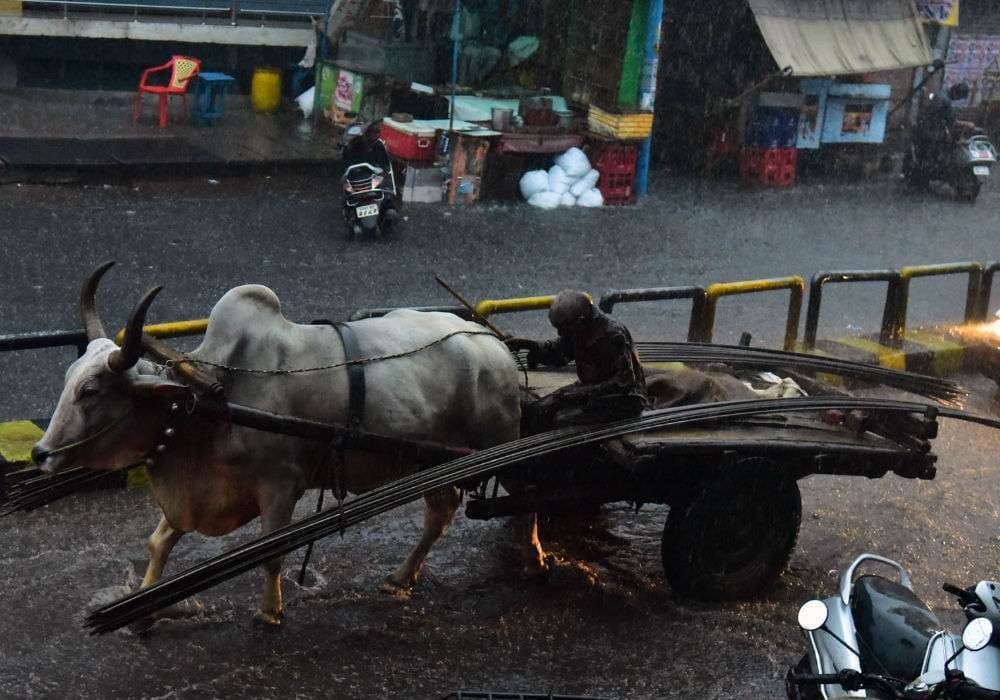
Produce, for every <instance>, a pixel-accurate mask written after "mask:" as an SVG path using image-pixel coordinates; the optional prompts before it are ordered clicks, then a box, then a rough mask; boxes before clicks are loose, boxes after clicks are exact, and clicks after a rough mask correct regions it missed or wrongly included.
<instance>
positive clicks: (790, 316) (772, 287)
mask: <svg viewBox="0 0 1000 700" xmlns="http://www.w3.org/2000/svg"><path fill="white" fill-rule="evenodd" d="M805 287H806V283H805V281H804V280H803V279H802V278H801V277H799V276H798V275H792V276H791V277H777V278H774V279H763V280H746V281H743V282H722V283H719V284H713V285H710V286H709V287H708V288H707V289H706V290H705V305H704V310H703V311H702V313H701V318H700V320H699V321H698V322H697V330H698V333H697V335H698V342H702V343H711V342H712V335H713V333H714V330H715V309H716V306H717V303H718V300H719V299H721V298H722V297H724V296H733V295H736V294H756V293H758V292H772V291H777V290H781V289H787V290H788V291H789V298H788V313H787V314H786V317H785V339H784V345H783V347H784V349H785V350H794V349H795V341H796V340H797V338H798V334H799V317H800V315H801V313H802V298H803V296H805Z"/></svg>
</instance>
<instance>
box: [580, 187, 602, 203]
mask: <svg viewBox="0 0 1000 700" xmlns="http://www.w3.org/2000/svg"><path fill="white" fill-rule="evenodd" d="M576 205H577V206H578V207H603V206H604V196H603V195H601V191H600V190H599V189H597V188H596V187H593V188H591V189H589V190H587V191H586V192H584V193H583V194H581V195H580V197H579V198H578V199H577V200H576Z"/></svg>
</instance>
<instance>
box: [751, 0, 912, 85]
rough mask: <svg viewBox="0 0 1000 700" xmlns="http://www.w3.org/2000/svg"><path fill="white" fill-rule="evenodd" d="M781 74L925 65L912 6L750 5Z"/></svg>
mask: <svg viewBox="0 0 1000 700" xmlns="http://www.w3.org/2000/svg"><path fill="white" fill-rule="evenodd" d="M750 7H751V9H753V13H754V16H755V17H756V18H757V25H758V26H759V27H760V31H761V34H763V35H764V41H765V42H767V47H768V48H769V49H770V50H771V54H772V55H773V56H774V60H775V61H776V62H777V64H778V67H779V68H780V69H785V68H788V67H790V68H791V69H792V73H793V74H794V75H799V76H809V75H844V74H848V73H871V72H875V71H881V70H893V69H896V68H911V67H913V66H921V65H926V64H929V63H930V62H931V60H932V56H931V50H930V46H929V45H928V43H927V37H926V35H925V34H924V30H923V27H922V26H921V23H920V18H919V17H918V15H917V10H916V7H915V5H914V4H913V0H750Z"/></svg>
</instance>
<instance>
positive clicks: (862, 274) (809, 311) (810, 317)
mask: <svg viewBox="0 0 1000 700" xmlns="http://www.w3.org/2000/svg"><path fill="white" fill-rule="evenodd" d="M897 279H899V273H898V272H896V271H895V270H836V271H830V272H817V273H816V274H815V275H813V278H812V281H811V282H810V283H809V304H808V306H807V308H806V327H805V331H804V332H803V337H802V345H803V346H804V348H805V350H806V351H810V350H813V349H815V347H816V335H817V333H818V331H819V312H820V307H821V306H822V304H823V286H824V285H826V284H831V283H843V282H888V283H889V288H890V290H891V289H892V284H893V281H894V280H897ZM891 298H892V294H891V293H889V292H888V291H887V293H886V302H885V307H884V308H883V312H882V314H883V315H882V318H883V324H884V323H885V318H886V314H888V313H890V311H889V310H890V308H891V307H892V306H893V303H892V302H891Z"/></svg>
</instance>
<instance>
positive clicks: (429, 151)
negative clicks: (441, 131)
mask: <svg viewBox="0 0 1000 700" xmlns="http://www.w3.org/2000/svg"><path fill="white" fill-rule="evenodd" d="M381 134H382V140H383V141H385V149H386V150H387V151H389V155H391V156H392V157H393V158H399V159H401V160H434V144H435V141H436V138H435V136H436V132H435V131H434V130H433V129H428V128H426V127H417V126H414V125H412V124H411V123H400V122H394V121H393V120H391V119H383V120H382V129H381Z"/></svg>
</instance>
